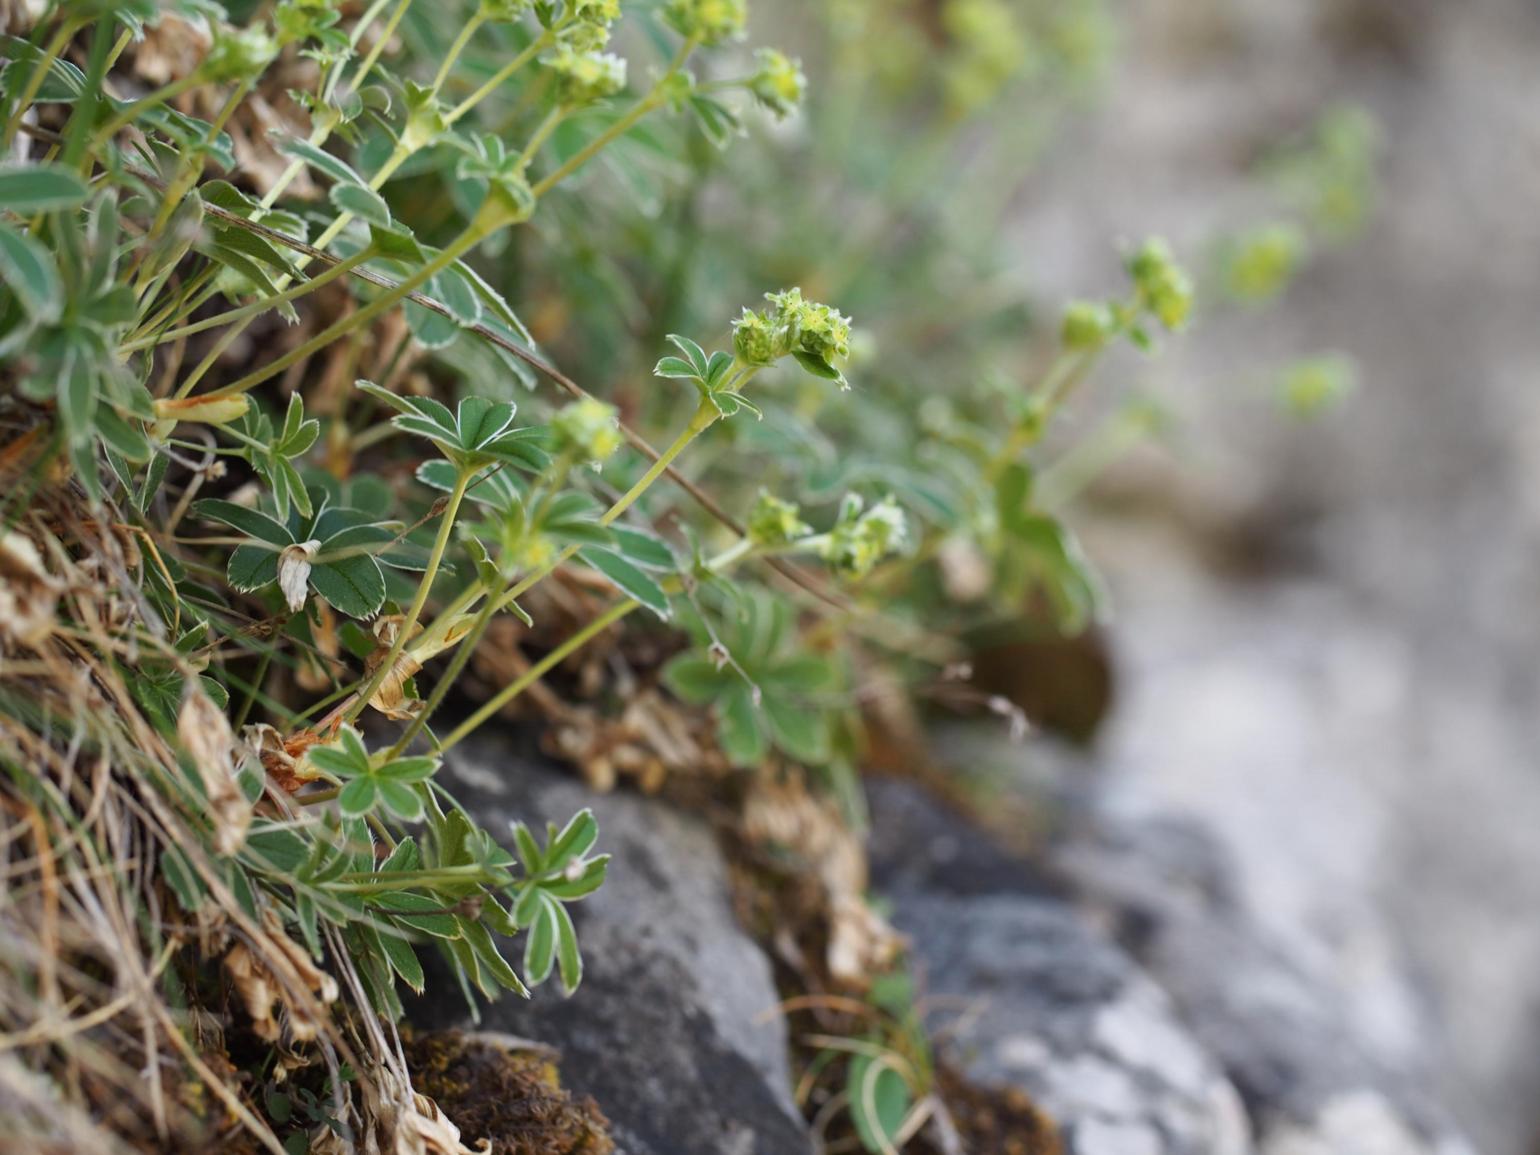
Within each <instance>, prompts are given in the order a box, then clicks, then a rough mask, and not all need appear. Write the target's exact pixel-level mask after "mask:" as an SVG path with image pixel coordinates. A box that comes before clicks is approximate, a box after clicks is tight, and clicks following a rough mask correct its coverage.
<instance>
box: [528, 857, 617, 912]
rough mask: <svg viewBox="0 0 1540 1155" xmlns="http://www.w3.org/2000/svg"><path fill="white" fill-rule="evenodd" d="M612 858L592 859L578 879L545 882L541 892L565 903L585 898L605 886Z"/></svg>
mask: <svg viewBox="0 0 1540 1155" xmlns="http://www.w3.org/2000/svg"><path fill="white" fill-rule="evenodd" d="M609 864H610V856H609V855H608V854H601V855H599V856H598V857H597V858H590V859H589V860H588V861H587V862H586V863H584V864H583V873H582V874H580V875H578V877H577V878H575V879H571V880H568V879H567V878H565V877H563V878H562V879H560V880H559V881H556V882H543V883H541V884H540V890H541V891H542V892H544V893H545V894H548V895H550V896H551V897H552V898H559V899H561V900H562V901H563V902H573V901H575V900H576V899H579V898H585V897H586V896H588V895H590V894H592V893H593V892H594V891H596V890H598V889H599V887H601V886H603V885H604V877H605V875H606V874H607V873H608V869H609Z"/></svg>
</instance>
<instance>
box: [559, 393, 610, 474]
mask: <svg viewBox="0 0 1540 1155" xmlns="http://www.w3.org/2000/svg"><path fill="white" fill-rule="evenodd" d="M551 433H552V434H553V436H554V437H555V440H556V449H557V452H571V453H573V454H575V455H576V456H577V457H578V458H579V459H581V460H583V461H591V462H594V463H598V462H600V461H603V460H605V459H606V458H607V457H609V456H610V455H611V454H612V453H614V452H615V451H616V450H617V449H619V448H620V444H621V440H622V438H621V433H620V424H619V411H618V410H617V409H616V408H615V407H614V406H613V405H606V404H605V403H604V402H603V401H600V400H598V399H597V398H593V397H584V398H581V399H579V400H577V401H574V402H572V404H570V405H566V406H563V407H562V408H561V409H560V410H558V411H557V413H556V416H554V417H552V418H551Z"/></svg>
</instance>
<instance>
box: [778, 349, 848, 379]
mask: <svg viewBox="0 0 1540 1155" xmlns="http://www.w3.org/2000/svg"><path fill="white" fill-rule="evenodd" d="M791 355H792V356H793V357H795V358H796V359H797V364H798V365H801V366H802V367H803V368H804V369H806V370H807V371H808V372H809V373H811V374H812V375H813V376H814V377H822V378H823V379H824V380H825V381H838V382H839V383H840V384H841V385H843V384H845V375H844V374H843V373H841V372H840V371H839V370H838V369H836V368H835V367H834V366H833V365H831V364H829V363H828V362H827V361H825V360H824V359H823V358H822V357H819V356H817V355H816V354H813V353H809V352H808V351H807V350H805V349H794V350H792V354H791Z"/></svg>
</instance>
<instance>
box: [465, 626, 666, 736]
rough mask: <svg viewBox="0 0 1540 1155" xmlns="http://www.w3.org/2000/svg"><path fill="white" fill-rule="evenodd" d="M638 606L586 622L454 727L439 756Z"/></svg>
mask: <svg viewBox="0 0 1540 1155" xmlns="http://www.w3.org/2000/svg"><path fill="white" fill-rule="evenodd" d="M640 605H641V603H640V602H636V601H633V600H631V599H629V598H628V599H627V600H625V601H623V602H617V603H616V604H615V605H614V606H612V607H610V609H609V610H607V611H606V612H604V613H602V614H600V615H599V616H598V617H597V618H595V619H594V620H593V621H591V622H589V623H588V624H587V625H586V626H584V627H583V628H582V629H581V630H579V631H578V632H577V633H575V634H573V635H572V636H571V637H570V638H568V639H567V640H566V641H565V642H563V643H562V644H561V645H559V646H557V647H556V648H555V649H554V650H552V651H551V652H550V653H549V654H547V655H546V656H545V657H543V658H541V659H540V660H539V661H538V662H536V663H535V664H534V665H533V666H531V667H530V668H529V669H527V670H525V671H524V673H522V674H520V675H519V676H518V677H517V678H516V679H514V680H513V681H512V682H510V683H509V684H508V685H507V686H505V687H504V688H503V689H502V690H501V691H499V692H498V693H497V694H496V695H494V696H493V697H491V698H489V699H488V700H487V701H486V702H484V703H482V706H481V708H480V709H479V710H477V711H476V712H475V713H474V714H472V715H471V716H470V717H469V718H467V719H466V720H465V721H463V722H461V723H460V724H459V725H458V726H456V727H455V728H454V730H453V731H451V732H450V734H449V736H448V737H447V738H445V739H444V740H443V741H442V742H441V743H439V748H438V752H439V753H440V754H442V753H444V752H445V751H446V750H449V749H451V748H452V747H454V746H457V745H459V743H461V742H462V741H464V740H465V739H466V738H467V737H468V736H469V735H470V734H471V732H472V731H474V730H475V729H476V728H477V727H478V726H480V725H481V724H482V723H483V722H485V721H486V720H487V719H488V718H490V717H492V716H493V715H494V714H496V713H497V712H498V711H499V710H501V709H502V708H503V707H504V706H506V705H507V704H508V703H509V702H511V701H513V700H514V699H515V698H517V697H518V696H519V695H520V694H522V693H523V692H524V691H525V690H527V689H529V688H530V687H531V686H533V685H534V684H535V683H536V682H538V681H539V680H540V679H541V678H543V677H545V675H546V674H548V673H550V672H551V671H552V670H553V669H555V668H556V667H557V666H558V665H560V664H561V663H562V662H564V661H566V660H567V658H568V657H570V656H571V655H572V654H575V653H576V652H577V651H578V650H581V649H582V648H583V647H584V646H586V645H587V644H588V643H589V642H590V641H591V640H593V638H594V637H596V636H597V635H599V634H600V633H603V632H604V631H605V630H607V629H609V628H610V627H611V626H613V625H614V624H615V623H616V622H618V621H620V620H621V619H622V618H624V617H625V616H626V615H627V614H629V613H631V612H632V611H633V610H635V609H637V608H639V607H640Z"/></svg>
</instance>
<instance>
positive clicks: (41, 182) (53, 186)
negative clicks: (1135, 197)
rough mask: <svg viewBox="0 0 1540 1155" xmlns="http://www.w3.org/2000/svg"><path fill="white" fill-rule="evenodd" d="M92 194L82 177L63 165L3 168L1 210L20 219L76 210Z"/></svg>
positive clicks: (0, 173) (10, 165)
mask: <svg viewBox="0 0 1540 1155" xmlns="http://www.w3.org/2000/svg"><path fill="white" fill-rule="evenodd" d="M90 191H91V190H90V187H89V186H88V185H87V184H86V182H85V181H84V180H82V179H81V178H80V174H79V173H77V172H75V170H74V169H71V168H66V167H65V166H64V165H62V164H41V163H40V164H25V163H20V162H14V161H13V162H8V163H5V164H0V208H3V209H5V210H6V211H7V212H12V213H15V214H16V215H17V216H30V215H31V214H33V213H46V212H53V211H54V210H55V209H72V208H74V207H75V206H76V205H80V204H84V203H85V199H86V196H87V194H89V193H90Z"/></svg>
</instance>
